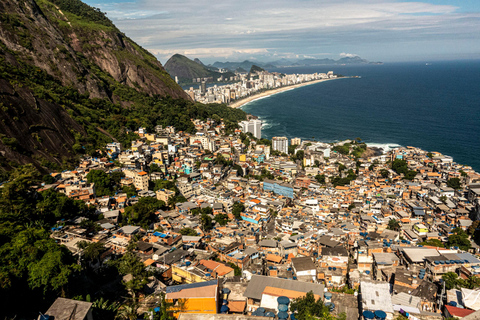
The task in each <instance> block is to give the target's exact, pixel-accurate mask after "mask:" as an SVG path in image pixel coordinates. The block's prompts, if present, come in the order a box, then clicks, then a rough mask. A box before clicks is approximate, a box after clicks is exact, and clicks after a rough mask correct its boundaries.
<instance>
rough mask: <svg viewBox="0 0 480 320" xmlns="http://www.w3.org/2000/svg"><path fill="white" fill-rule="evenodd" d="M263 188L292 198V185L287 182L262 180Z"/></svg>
mask: <svg viewBox="0 0 480 320" xmlns="http://www.w3.org/2000/svg"><path fill="white" fill-rule="evenodd" d="M263 190H264V191H272V192H274V193H276V194H279V195H282V196H285V197H287V198H291V199H293V186H292V185H290V184H287V183H278V182H277V181H274V180H268V179H266V180H265V181H263Z"/></svg>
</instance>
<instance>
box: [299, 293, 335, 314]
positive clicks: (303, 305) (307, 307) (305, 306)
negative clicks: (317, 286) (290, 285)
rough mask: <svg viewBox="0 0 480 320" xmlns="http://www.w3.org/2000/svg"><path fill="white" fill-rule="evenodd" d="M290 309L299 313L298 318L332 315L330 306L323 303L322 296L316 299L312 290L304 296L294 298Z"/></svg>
mask: <svg viewBox="0 0 480 320" xmlns="http://www.w3.org/2000/svg"><path fill="white" fill-rule="evenodd" d="M290 310H291V311H292V312H296V313H297V314H296V318H297V319H299V320H306V319H315V318H317V317H318V318H321V319H325V318H328V317H329V315H330V312H329V310H328V307H326V306H325V305H324V304H323V302H322V299H321V298H319V299H318V300H316V301H315V296H314V294H313V292H312V291H309V292H307V294H306V295H305V296H304V297H301V298H296V299H294V300H293V301H292V303H291V304H290Z"/></svg>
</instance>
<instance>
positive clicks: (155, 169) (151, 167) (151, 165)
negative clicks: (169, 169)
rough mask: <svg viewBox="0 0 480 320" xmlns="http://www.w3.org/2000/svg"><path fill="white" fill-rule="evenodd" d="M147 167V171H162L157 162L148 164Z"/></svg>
mask: <svg viewBox="0 0 480 320" xmlns="http://www.w3.org/2000/svg"><path fill="white" fill-rule="evenodd" d="M148 169H149V170H148V171H149V172H150V173H152V172H162V169H161V168H160V167H159V166H158V164H156V163H152V164H150V166H149V167H148Z"/></svg>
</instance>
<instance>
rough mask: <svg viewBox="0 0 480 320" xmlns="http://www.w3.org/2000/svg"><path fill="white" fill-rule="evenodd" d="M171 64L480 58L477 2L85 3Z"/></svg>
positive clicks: (267, 0)
mask: <svg viewBox="0 0 480 320" xmlns="http://www.w3.org/2000/svg"><path fill="white" fill-rule="evenodd" d="M83 1H84V2H86V3H87V4H89V5H91V6H93V7H97V8H100V9H101V10H102V11H103V12H106V13H107V16H108V17H109V18H110V19H111V20H112V21H113V22H114V23H115V24H116V25H117V27H118V28H119V29H120V30H122V31H123V32H125V34H127V35H128V36H129V37H131V38H133V39H134V40H135V41H136V42H138V43H139V44H140V45H142V46H143V47H144V48H146V49H148V50H149V51H150V52H152V53H153V54H155V55H156V56H157V58H158V59H159V60H160V61H161V62H163V63H165V62H166V60H167V59H168V58H170V57H171V56H172V55H173V54H175V53H180V54H183V55H186V56H188V57H189V58H191V59H193V58H199V59H201V60H202V61H203V62H204V63H213V62H215V61H242V60H245V59H249V60H259V61H274V60H278V59H281V58H286V59H296V58H300V59H302V58H318V59H321V58H333V59H338V58H341V57H343V56H355V55H358V56H360V57H362V58H364V59H367V60H370V61H384V62H395V61H435V60H455V59H480V1H477V0H464V1H460V0H426V1H417V2H416V1H409V0H390V1H385V0H345V1H338V0H324V1H315V0H300V1H289V0H264V1H252V0H244V1H231V0H226V1H215V2H214V3H212V1H211V0H209V1H207V0H184V1H178V0H177V1H172V0H167V1H158V0H83Z"/></svg>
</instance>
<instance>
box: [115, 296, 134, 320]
mask: <svg viewBox="0 0 480 320" xmlns="http://www.w3.org/2000/svg"><path fill="white" fill-rule="evenodd" d="M138 308H139V305H138V302H137V301H136V299H135V298H134V299H131V302H127V303H125V304H123V305H121V306H120V308H118V311H117V315H116V316H115V319H123V320H136V319H137V317H138V312H137V311H138Z"/></svg>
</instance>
